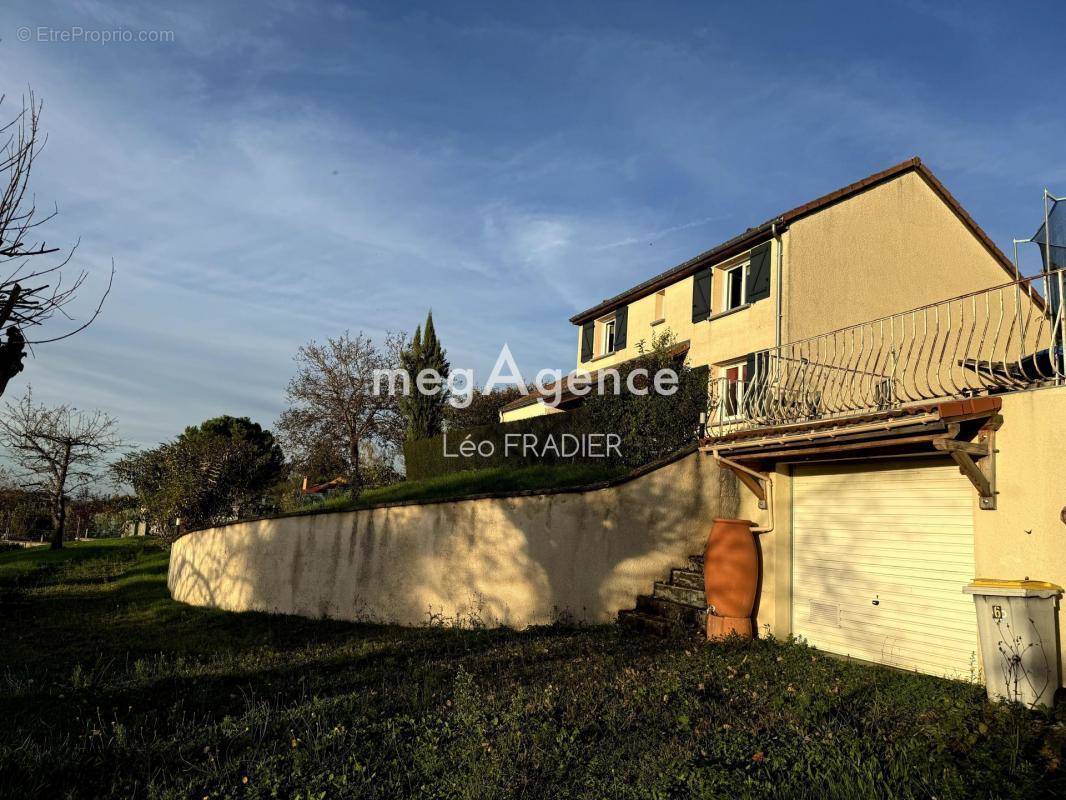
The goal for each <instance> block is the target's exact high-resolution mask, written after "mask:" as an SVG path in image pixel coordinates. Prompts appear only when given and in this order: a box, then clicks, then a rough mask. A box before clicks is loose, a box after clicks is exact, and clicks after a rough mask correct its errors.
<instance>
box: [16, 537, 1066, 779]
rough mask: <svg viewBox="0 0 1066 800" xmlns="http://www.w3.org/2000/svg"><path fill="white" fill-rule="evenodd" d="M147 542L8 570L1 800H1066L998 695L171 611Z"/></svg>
mask: <svg viewBox="0 0 1066 800" xmlns="http://www.w3.org/2000/svg"><path fill="white" fill-rule="evenodd" d="M166 563H167V555H166V553H165V552H164V551H163V550H162V549H161V548H160V547H159V546H158V545H155V544H153V543H151V542H144V541H138V540H121V541H103V542H100V543H99V544H88V543H86V544H78V545H76V546H73V547H70V548H69V549H67V550H65V551H63V552H62V553H58V554H53V553H51V552H49V551H47V550H36V551H34V550H30V551H23V552H16V553H4V554H0V796H3V797H18V798H31V797H47V798H57V799H58V798H65V797H121V798H127V797H160V798H162V797H176V798H177V797H181V798H186V797H188V798H203V797H209V798H215V797H234V798H243V797H279V798H325V797H375V798H395V797H455V798H475V797H482V798H499V797H545V798H548V797H551V798H557V797H587V798H614V797H633V798H638V797H639V798H646V797H660V798H666V797H690V796H696V797H708V798H736V797H785V798H789V797H811V798H819V800H826V799H828V798H856V797H884V798H888V797H902V798H911V797H913V798H925V797H937V798H973V797H994V798H1001V797H1002V798H1006V797H1018V798H1035V797H1044V796H1046V797H1051V796H1056V795H1057V796H1059V797H1063V796H1066V781H1064V779H1063V775H1062V772H1061V771H1060V759H1061V757H1062V750H1063V739H1064V736H1066V731H1064V723H1063V721H1062V716H1061V714H1060V718H1059V721H1056V720H1055V718H1054V717H1051V716H1047V715H1041V714H1033V713H1028V712H1025V711H1023V710H1021V709H1017V708H1010V707H1005V706H1001V705H990V704H988V703H986V702H985V701H984V697H983V692H982V690H981V689H980V688H978V687H976V686H972V685H968V684H964V683H956V682H951V681H942V680H937V679H934V678H929V677H924V676H919V675H912V674H904V673H901V672H895V671H893V670H889V669H883V668H876V667H869V666H862V665H858V664H851V663H846V662H844V661H841V660H836V659H833V658H828V657H823V656H820V655H818V654H817V653H815V652H813V651H811V650H810V649H807V648H805V647H803V646H801V645H798V644H795V643H783V642H775V641H759V642H755V643H753V644H749V645H744V644H741V643H736V644H727V645H718V646H707V645H701V644H698V643H696V642H692V641H661V640H656V639H649V638H643V637H640V636H636V635H630V634H626V633H624V632H622V631H620V630H618V629H617V628H616V627H614V626H604V627H598V628H588V629H565V628H540V629H532V630H528V631H525V632H521V633H518V632H514V631H507V630H499V631H490V630H478V631H458V630H452V629H445V628H433V629H423V630H403V629H399V628H390V627H380V626H369V625H356V624H345V623H337V622H329V621H312V620H302V619H297V618H289V617H272V616H268V615H261V614H225V613H221V612H213V611H207V610H203V609H196V608H190V607H186V606H181V605H178V604H176V603H174V602H172V601H171V600H170V599H169V598H168V595H167V592H166V587H165V574H166Z"/></svg>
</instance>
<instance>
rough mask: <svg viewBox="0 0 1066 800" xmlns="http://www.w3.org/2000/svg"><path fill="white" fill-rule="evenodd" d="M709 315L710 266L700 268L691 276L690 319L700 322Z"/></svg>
mask: <svg viewBox="0 0 1066 800" xmlns="http://www.w3.org/2000/svg"><path fill="white" fill-rule="evenodd" d="M710 315H711V268H710V267H708V268H707V269H701V270H700V271H699V272H697V273H696V274H695V275H694V276H693V277H692V321H693V322H700V321H701V320H705V319H707V317H709V316H710Z"/></svg>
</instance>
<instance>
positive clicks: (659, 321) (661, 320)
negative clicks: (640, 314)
mask: <svg viewBox="0 0 1066 800" xmlns="http://www.w3.org/2000/svg"><path fill="white" fill-rule="evenodd" d="M664 322H666V317H663V318H662V319H657V320H653V321H652V323H651V326H652V327H653V328H654V327H655V326H656V325H662V324H663V323H664Z"/></svg>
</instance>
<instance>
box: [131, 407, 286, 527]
mask: <svg viewBox="0 0 1066 800" xmlns="http://www.w3.org/2000/svg"><path fill="white" fill-rule="evenodd" d="M112 474H113V475H114V477H115V478H116V479H117V480H119V481H120V482H122V483H126V484H129V485H130V486H132V487H133V490H134V492H135V494H136V495H137V499H138V502H139V503H140V504H141V506H142V507H143V508H144V510H145V514H146V515H147V516H148V517H149V519H150V520H151V521H152V522H153V523H155V525H156V526H157V527H158V528H159V529H160V530H163V531H167V532H181V531H184V530H188V529H189V528H194V527H200V526H204V525H214V524H219V523H222V522H226V521H228V520H232V519H238V518H240V517H245V516H250V515H253V514H256V513H259V512H261V511H262V510H263V506H264V496H265V495H266V493H267V492H268V491H269V490H270V489H271V488H272V487H273V486H274V485H275V484H276V483H277V482H278V481H279V480H280V479H281V478H282V477H283V476H284V474H285V459H284V455H283V453H282V451H281V447H280V446H279V445H278V443H277V442H276V441H275V439H274V435H273V434H272V433H271V432H270V431H269V430H264V429H263V428H262V427H261V426H260V425H259V424H258V423H256V422H252V421H251V420H250V419H249V418H248V417H231V416H221V417H215V418H214V419H209V420H206V421H205V422H203V423H201V424H200V425H196V426H190V427H188V428H186V429H185V430H184V432H183V433H182V434H181V435H180V436H178V437H177V438H176V439H175V440H174V441H172V442H166V443H164V444H162V445H160V446H159V447H156V448H153V449H151V450H142V451H139V452H134V453H130V454H128V455H127V456H125V457H124V458H122V459H120V460H119V461H118V462H116V463H115V465H114V466H113V467H112Z"/></svg>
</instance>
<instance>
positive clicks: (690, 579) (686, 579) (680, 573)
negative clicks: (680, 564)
mask: <svg viewBox="0 0 1066 800" xmlns="http://www.w3.org/2000/svg"><path fill="white" fill-rule="evenodd" d="M670 583H672V584H673V585H674V586H683V587H684V588H686V589H697V590H699V591H703V571H702V570H694V569H672V570H670Z"/></svg>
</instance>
